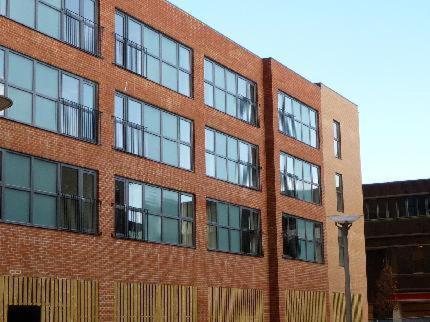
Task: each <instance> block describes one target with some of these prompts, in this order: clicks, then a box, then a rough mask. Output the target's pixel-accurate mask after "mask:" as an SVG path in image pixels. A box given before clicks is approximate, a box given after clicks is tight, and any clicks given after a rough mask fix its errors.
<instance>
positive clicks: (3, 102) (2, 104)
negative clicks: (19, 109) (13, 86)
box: [0, 95, 13, 112]
mask: <svg viewBox="0 0 430 322" xmlns="http://www.w3.org/2000/svg"><path fill="white" fill-rule="evenodd" d="M12 105H13V102H12V100H11V99H10V98H8V97H6V96H3V95H0V112H1V111H4V110H5V109H7V108H9V107H11V106H12Z"/></svg>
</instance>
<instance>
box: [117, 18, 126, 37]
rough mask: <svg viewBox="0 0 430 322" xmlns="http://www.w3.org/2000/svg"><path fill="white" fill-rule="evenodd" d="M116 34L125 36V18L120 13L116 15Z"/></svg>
mask: <svg viewBox="0 0 430 322" xmlns="http://www.w3.org/2000/svg"><path fill="white" fill-rule="evenodd" d="M115 33H116V34H118V35H120V36H124V18H123V16H122V15H120V14H118V13H116V14H115Z"/></svg>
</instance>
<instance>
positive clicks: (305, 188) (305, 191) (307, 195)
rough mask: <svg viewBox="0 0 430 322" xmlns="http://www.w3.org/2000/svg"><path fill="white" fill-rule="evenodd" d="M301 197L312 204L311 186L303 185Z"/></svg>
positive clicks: (308, 184)
mask: <svg viewBox="0 0 430 322" xmlns="http://www.w3.org/2000/svg"><path fill="white" fill-rule="evenodd" d="M303 197H304V200H306V201H309V202H312V186H311V184H310V183H304V184H303Z"/></svg>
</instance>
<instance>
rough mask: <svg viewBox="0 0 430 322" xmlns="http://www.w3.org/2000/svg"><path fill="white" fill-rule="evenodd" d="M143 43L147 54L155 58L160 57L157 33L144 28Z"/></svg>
mask: <svg viewBox="0 0 430 322" xmlns="http://www.w3.org/2000/svg"><path fill="white" fill-rule="evenodd" d="M143 41H144V45H145V48H146V50H147V51H148V53H150V54H151V55H154V56H155V57H159V56H160V36H159V34H158V33H157V32H155V31H154V30H152V29H149V28H147V27H144V29H143ZM148 58H149V57H148Z"/></svg>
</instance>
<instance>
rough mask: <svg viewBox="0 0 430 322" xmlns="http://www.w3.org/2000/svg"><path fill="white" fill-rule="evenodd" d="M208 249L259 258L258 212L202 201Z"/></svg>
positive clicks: (219, 202)
mask: <svg viewBox="0 0 430 322" xmlns="http://www.w3.org/2000/svg"><path fill="white" fill-rule="evenodd" d="M206 214H207V223H208V248H209V249H211V250H217V251H222V252H229V253H235V254H242V255H254V256H257V255H261V229H260V212H259V211H258V210H255V209H251V208H247V207H242V206H238V205H233V204H229V203H225V202H221V201H217V200H212V199H207V200H206Z"/></svg>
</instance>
